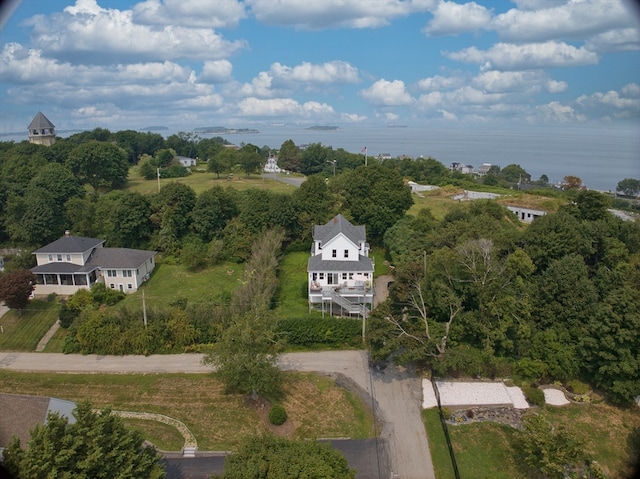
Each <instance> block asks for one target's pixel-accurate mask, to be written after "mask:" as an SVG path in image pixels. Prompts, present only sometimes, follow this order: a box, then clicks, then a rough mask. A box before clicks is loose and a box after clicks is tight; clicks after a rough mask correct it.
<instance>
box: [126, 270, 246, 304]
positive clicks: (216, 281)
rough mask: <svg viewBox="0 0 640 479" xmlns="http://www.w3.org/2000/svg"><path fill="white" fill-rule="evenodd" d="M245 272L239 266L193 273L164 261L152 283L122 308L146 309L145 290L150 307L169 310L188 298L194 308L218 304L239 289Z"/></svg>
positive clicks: (128, 300)
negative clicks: (177, 301) (210, 303)
mask: <svg viewBox="0 0 640 479" xmlns="http://www.w3.org/2000/svg"><path fill="white" fill-rule="evenodd" d="M243 272H244V265H239V264H236V263H222V264H220V265H216V266H213V267H208V268H205V269H202V270H199V271H193V270H190V269H189V268H187V267H185V266H183V265H173V264H164V263H162V262H161V261H160V262H158V264H157V265H156V269H155V271H154V272H153V274H152V275H151V278H150V279H149V281H148V282H146V283H145V284H144V286H143V287H142V288H141V289H140V290H138V291H136V292H135V293H132V294H129V295H127V297H126V298H125V300H124V301H123V302H122V303H120V304H122V305H125V306H140V307H142V290H144V292H145V301H146V304H147V307H152V306H158V307H165V306H168V305H169V303H171V302H172V301H175V300H176V299H178V298H186V299H187V301H188V302H189V303H191V304H193V303H202V302H211V301H216V300H218V299H220V298H222V297H225V296H226V295H227V294H228V293H230V292H232V291H233V290H234V289H235V288H236V286H237V284H238V281H239V280H240V279H241V278H242V274H243Z"/></svg>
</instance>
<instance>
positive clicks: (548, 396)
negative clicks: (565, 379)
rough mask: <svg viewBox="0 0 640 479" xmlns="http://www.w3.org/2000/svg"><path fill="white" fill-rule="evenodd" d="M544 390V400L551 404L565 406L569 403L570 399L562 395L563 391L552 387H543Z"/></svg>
mask: <svg viewBox="0 0 640 479" xmlns="http://www.w3.org/2000/svg"><path fill="white" fill-rule="evenodd" d="M543 391H544V402H545V403H547V404H549V405H551V406H566V405H567V404H570V401H569V400H568V399H567V397H566V396H565V395H564V392H562V391H560V390H559V389H554V388H545V389H543Z"/></svg>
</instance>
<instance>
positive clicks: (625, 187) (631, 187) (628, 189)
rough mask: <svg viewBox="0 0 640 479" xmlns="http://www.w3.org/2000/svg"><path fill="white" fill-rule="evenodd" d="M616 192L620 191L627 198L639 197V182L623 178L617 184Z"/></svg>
mask: <svg viewBox="0 0 640 479" xmlns="http://www.w3.org/2000/svg"><path fill="white" fill-rule="evenodd" d="M616 191H622V192H623V193H624V194H625V195H627V196H638V195H640V180H636V179H634V178H625V179H624V180H621V181H619V182H618V186H617V187H616Z"/></svg>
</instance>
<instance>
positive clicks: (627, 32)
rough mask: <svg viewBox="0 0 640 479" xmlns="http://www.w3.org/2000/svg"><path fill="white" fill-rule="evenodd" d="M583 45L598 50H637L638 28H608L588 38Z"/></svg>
mask: <svg viewBox="0 0 640 479" xmlns="http://www.w3.org/2000/svg"><path fill="white" fill-rule="evenodd" d="M584 46H585V48H587V49H588V50H592V51H599V52H614V51H628V50H639V49H640V30H639V29H637V28H619V29H617V30H610V31H608V32H604V33H600V34H599V35H594V36H593V37H591V38H589V39H588V40H587V41H586V42H585V44H584Z"/></svg>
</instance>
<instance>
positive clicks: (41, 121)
mask: <svg viewBox="0 0 640 479" xmlns="http://www.w3.org/2000/svg"><path fill="white" fill-rule="evenodd" d="M43 128H55V125H54V124H53V123H51V122H50V121H49V118H47V117H46V116H44V114H43V113H42V112H41V111H39V112H38V114H37V115H36V116H35V118H34V119H33V121H32V122H31V123H30V124H29V127H28V129H29V130H41V129H43Z"/></svg>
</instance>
